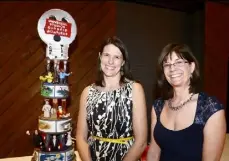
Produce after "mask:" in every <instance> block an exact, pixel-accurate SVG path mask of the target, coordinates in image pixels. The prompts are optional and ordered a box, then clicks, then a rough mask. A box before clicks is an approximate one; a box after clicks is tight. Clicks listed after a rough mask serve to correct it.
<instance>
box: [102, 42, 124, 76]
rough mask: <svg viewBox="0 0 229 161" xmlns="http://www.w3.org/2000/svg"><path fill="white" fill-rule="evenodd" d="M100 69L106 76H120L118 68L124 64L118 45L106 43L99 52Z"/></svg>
mask: <svg viewBox="0 0 229 161" xmlns="http://www.w3.org/2000/svg"><path fill="white" fill-rule="evenodd" d="M100 62H101V64H100V65H101V70H102V71H103V73H104V75H105V76H106V77H114V76H120V69H121V67H122V66H123V65H124V60H123V55H122V53H121V51H120V50H119V48H118V47H116V46H115V45H113V44H108V45H106V46H105V47H104V48H103V52H102V53H101V54H100Z"/></svg>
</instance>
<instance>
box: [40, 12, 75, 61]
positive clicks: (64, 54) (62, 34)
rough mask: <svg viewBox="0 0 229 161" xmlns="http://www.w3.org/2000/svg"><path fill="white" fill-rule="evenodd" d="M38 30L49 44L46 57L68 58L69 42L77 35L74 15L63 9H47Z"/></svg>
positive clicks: (52, 58) (43, 39)
mask: <svg viewBox="0 0 229 161" xmlns="http://www.w3.org/2000/svg"><path fill="white" fill-rule="evenodd" d="M37 30H38V33H39V36H40V37H41V39H42V41H44V42H45V43H46V44H47V47H46V57H48V58H49V59H51V60H54V59H57V60H67V59H68V48H69V44H71V43H72V41H73V40H74V39H75V37H76V33H77V28H76V23H75V20H74V19H73V18H72V16H71V15H70V14H69V13H68V12H66V11H63V10H61V9H51V10H48V11H46V12H45V13H44V14H43V15H42V16H41V17H40V19H39V21H38V26H37Z"/></svg>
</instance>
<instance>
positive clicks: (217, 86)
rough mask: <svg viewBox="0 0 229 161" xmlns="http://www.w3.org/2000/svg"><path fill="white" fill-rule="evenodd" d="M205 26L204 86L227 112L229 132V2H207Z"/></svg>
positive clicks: (228, 130)
mask: <svg viewBox="0 0 229 161" xmlns="http://www.w3.org/2000/svg"><path fill="white" fill-rule="evenodd" d="M205 14H206V20H205V23H206V26H205V41H206V43H205V67H204V71H205V80H204V88H205V90H206V91H207V92H208V93H209V94H211V95H215V96H216V97H217V98H218V99H219V100H220V101H221V102H222V103H223V105H224V107H225V108H226V112H227V123H228V127H227V128H228V129H227V132H229V109H228V105H229V102H228V101H229V97H228V85H229V84H228V82H229V81H228V58H229V45H228V37H229V32H228V29H229V21H228V18H229V4H222V3H221V4H220V3H214V2H208V3H206V13H205Z"/></svg>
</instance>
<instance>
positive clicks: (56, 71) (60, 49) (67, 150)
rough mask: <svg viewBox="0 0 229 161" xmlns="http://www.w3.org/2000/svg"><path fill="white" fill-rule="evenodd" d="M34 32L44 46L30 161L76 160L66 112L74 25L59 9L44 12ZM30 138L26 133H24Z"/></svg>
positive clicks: (70, 120) (74, 34)
mask: <svg viewBox="0 0 229 161" xmlns="http://www.w3.org/2000/svg"><path fill="white" fill-rule="evenodd" d="M37 29H38V33H39V36H40V37H41V39H42V40H43V41H44V42H45V43H46V44H47V47H46V72H45V74H43V75H42V76H40V77H39V78H40V81H41V95H42V96H43V98H44V105H43V107H41V115H40V116H39V118H38V129H37V130H35V132H34V134H33V140H34V146H35V149H34V154H33V157H32V160H33V161H57V160H58V161H76V156H75V153H74V152H75V150H74V142H72V137H71V131H72V118H71V115H70V113H68V112H67V98H68V97H69V86H68V81H67V78H68V77H69V76H70V75H71V74H72V72H69V69H67V63H68V48H69V44H71V43H72V41H73V40H74V39H75V37H76V32H77V31H76V24H75V21H74V19H73V18H72V17H71V15H69V13H67V12H65V11H63V10H60V9H51V10H49V11H46V12H45V13H44V14H43V15H42V16H41V18H40V19H39V21H38V26H37ZM26 133H27V134H28V135H31V134H30V132H29V131H27V132H26Z"/></svg>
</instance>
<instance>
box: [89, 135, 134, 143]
mask: <svg viewBox="0 0 229 161" xmlns="http://www.w3.org/2000/svg"><path fill="white" fill-rule="evenodd" d="M92 138H94V139H97V140H100V141H104V142H110V143H118V144H126V143H127V141H128V140H131V139H133V138H134V137H133V136H131V137H127V138H119V139H111V138H102V137H98V136H92Z"/></svg>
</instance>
